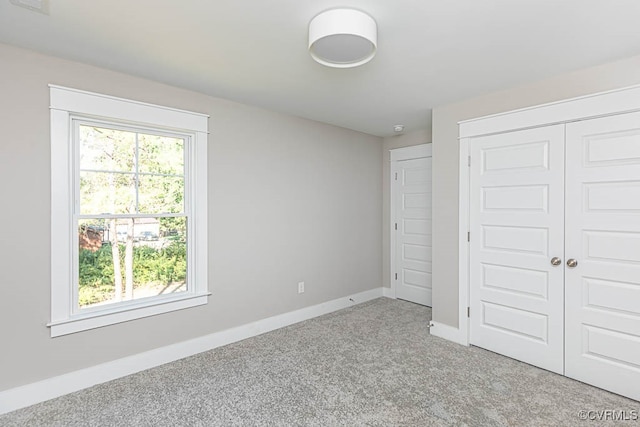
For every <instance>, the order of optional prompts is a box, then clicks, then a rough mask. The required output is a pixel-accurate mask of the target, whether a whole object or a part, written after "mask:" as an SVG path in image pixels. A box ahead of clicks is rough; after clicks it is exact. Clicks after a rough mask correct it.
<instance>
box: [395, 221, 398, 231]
mask: <svg viewBox="0 0 640 427" xmlns="http://www.w3.org/2000/svg"><path fill="white" fill-rule="evenodd" d="M395 228H396V230H397V229H398V223H397V222H396V224H395Z"/></svg>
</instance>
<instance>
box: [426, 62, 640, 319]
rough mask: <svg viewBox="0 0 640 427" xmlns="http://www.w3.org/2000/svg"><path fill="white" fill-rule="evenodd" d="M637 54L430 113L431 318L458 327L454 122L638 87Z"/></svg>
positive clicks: (456, 184)
mask: <svg viewBox="0 0 640 427" xmlns="http://www.w3.org/2000/svg"><path fill="white" fill-rule="evenodd" d="M639 71H640V56H638V57H633V58H628V59H625V60H622V61H617V62H612V63H609V64H604V65H601V66H598V67H593V68H588V69H583V70H580V71H576V72H572V73H568V74H563V75H560V76H556V77H553V78H550V79H546V80H543V81H540V82H536V83H532V84H528V85H525V86H520V87H517V88H514V89H510V90H505V91H500V92H495V93H490V94H487V95H484V96H480V97H477V98H473V99H469V100H466V101H462V102H458V103H455V104H452V105H447V106H442V107H437V108H434V109H433V159H434V162H433V187H434V188H433V206H434V210H433V247H434V252H433V319H434V320H435V321H437V322H440V323H444V324H447V325H450V326H454V327H457V326H458V240H459V236H458V154H459V150H458V139H457V138H458V124H457V123H458V122H459V121H461V120H466V119H471V118H474V117H480V116H484V115H488V114H494V113H499V112H504V111H510V110H514V109H517V108H524V107H528V106H533V105H538V104H543V103H548V102H553V101H558V100H562V99H567V98H572V97H576V96H581V95H587V94H591V93H595V92H601V91H606V90H611V89H616V88H621V87H625V86H631V85H636V84H640V72H639Z"/></svg>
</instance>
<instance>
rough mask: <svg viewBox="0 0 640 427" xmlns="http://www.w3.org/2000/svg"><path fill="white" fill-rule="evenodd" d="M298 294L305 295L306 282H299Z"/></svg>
mask: <svg viewBox="0 0 640 427" xmlns="http://www.w3.org/2000/svg"><path fill="white" fill-rule="evenodd" d="M298 293H299V294H302V293H304V282H298Z"/></svg>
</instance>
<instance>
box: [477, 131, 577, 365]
mask: <svg viewBox="0 0 640 427" xmlns="http://www.w3.org/2000/svg"><path fill="white" fill-rule="evenodd" d="M563 179H564V125H557V126H549V127H545V128H540V129H533V130H523V131H518V132H510V133H508V134H500V135H493V136H486V137H478V138H473V141H472V142H471V183H470V191H471V200H470V208H471V209H470V212H471V217H470V229H471V243H470V254H469V255H470V299H471V322H470V327H471V330H470V341H471V343H472V344H474V345H477V346H479V347H483V348H486V349H488V350H491V351H495V352H497V353H501V354H504V355H506V356H509V357H513V358H515V359H519V360H522V361H524V362H527V363H530V364H532V365H536V366H539V367H541V368H545V369H548V370H550V371H554V372H557V373H562V372H563V330H564V325H563V305H564V301H563V299H564V289H563V286H564V278H563V264H560V265H552V264H551V259H552V258H554V257H557V258H559V259H563V241H564V233H563V220H564V199H563V187H564V182H563Z"/></svg>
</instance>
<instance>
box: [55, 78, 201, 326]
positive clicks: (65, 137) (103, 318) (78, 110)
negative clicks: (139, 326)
mask: <svg viewBox="0 0 640 427" xmlns="http://www.w3.org/2000/svg"><path fill="white" fill-rule="evenodd" d="M49 88H50V97H51V99H50V103H51V106H50V108H51V322H50V323H48V324H47V326H48V327H50V328H51V337H57V336H61V335H67V334H71V333H74V332H79V331H84V330H88V329H93V328H99V327H102V326H107V325H112V324H115V323H120V322H126V321H129V320H134V319H139V318H142V317H148V316H153V315H156V314H161V313H167V312H170V311H175V310H182V309H185V308H189V307H195V306H198V305H203V304H206V303H207V302H208V296H209V295H210V293H209V291H208V269H207V262H208V259H207V240H208V237H207V236H208V233H207V133H208V132H207V129H208V119H209V116H208V115H206V114H201V113H193V112H189V111H184V110H178V109H174V108H168V107H163V106H158V105H153V104H147V103H143V102H138V101H131V100H127V99H122V98H116V97H112V96H108V95H101V94H97V93H92V92H86V91H82V90H77V89H70V88H66V87H61V86H55V85H49ZM78 115H79V116H83V117H88V118H95V119H102V120H107V121H117V122H120V123H128V124H131V125H133V126H136V125H137V126H150V127H157V128H163V129H170V130H174V131H176V132H181V133H188V134H190V135H192V139H191V143H192V150H191V159H190V162H189V164H190V171H189V175H190V177H191V179H192V185H191V186H190V190H191V193H190V194H188V195H187V196H188V199H189V200H190V201H191V203H192V214H193V216H192V220H191V223H190V229H191V231H190V236H191V238H190V239H189V243H188V244H189V251H188V254H189V255H188V260H187V265H188V266H189V268H191V269H193V275H190V277H193V278H194V279H193V280H192V281H191V282H190V283H189V288H188V290H187V291H186V292H183V293H181V294H178V295H175V296H169V297H158V298H153V299H143V300H140V301H139V302H130V303H128V304H125V305H116V306H114V307H108V306H105V309H104V310H99V311H90V312H86V313H80V314H75V315H74V314H72V313H73V310H72V308H73V306H72V301H73V295H72V292H73V286H72V283H73V280H74V277H73V271H74V270H73V262H74V261H73V256H72V255H73V253H74V252H73V245H77V239H74V237H73V236H75V232H74V231H75V230H73V225H72V216H73V197H74V189H73V176H72V170H73V163H72V162H73V153H72V149H73V144H72V141H71V132H72V127H71V126H72V123H71V120H72V117H73V116H78Z"/></svg>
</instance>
